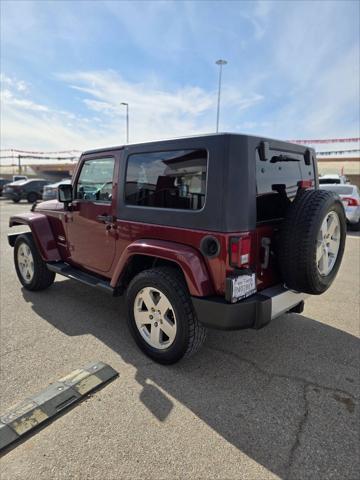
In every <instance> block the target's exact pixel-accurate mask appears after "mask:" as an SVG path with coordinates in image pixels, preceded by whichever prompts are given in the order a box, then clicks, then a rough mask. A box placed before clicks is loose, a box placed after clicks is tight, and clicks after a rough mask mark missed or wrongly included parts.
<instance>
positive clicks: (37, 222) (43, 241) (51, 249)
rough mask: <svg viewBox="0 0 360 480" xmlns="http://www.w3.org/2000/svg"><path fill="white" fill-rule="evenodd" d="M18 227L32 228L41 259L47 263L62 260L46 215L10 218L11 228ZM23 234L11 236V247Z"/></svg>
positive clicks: (37, 214)
mask: <svg viewBox="0 0 360 480" xmlns="http://www.w3.org/2000/svg"><path fill="white" fill-rule="evenodd" d="M17 225H27V226H28V227H29V228H30V230H31V233H32V236H33V238H34V241H35V244H36V246H37V248H38V250H39V253H40V255H41V258H42V259H43V260H44V261H45V262H57V261H59V260H61V256H60V253H59V250H58V248H57V245H56V241H55V238H54V235H53V232H52V230H51V226H50V223H49V220H48V218H47V217H46V216H45V215H43V214H42V213H32V212H29V213H24V214H21V215H14V216H12V217H10V220H9V227H14V226H17ZM21 233H22V232H21ZM21 233H18V234H17V233H15V234H10V235H9V244H10V245H11V246H14V244H15V240H16V237H17V236H19V235H21Z"/></svg>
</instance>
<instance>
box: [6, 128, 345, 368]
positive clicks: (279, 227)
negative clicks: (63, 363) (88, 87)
mask: <svg viewBox="0 0 360 480" xmlns="http://www.w3.org/2000/svg"><path fill="white" fill-rule="evenodd" d="M316 172H317V166H316V157H315V152H314V150H312V149H310V148H307V147H303V146H301V145H295V144H291V143H286V142H282V141H277V140H270V139H264V138H260V137H256V136H247V135H236V134H215V135H205V136H199V137H192V138H183V139H176V140H169V141H162V142H153V143H143V144H137V145H126V147H117V148H108V149H100V150H92V151H89V152H86V153H84V154H83V155H82V156H81V158H80V160H79V163H78V166H77V169H76V173H75V174H74V176H73V180H72V184H71V185H60V186H59V198H58V200H50V201H47V202H42V203H38V204H36V205H35V207H34V208H33V211H32V212H28V213H24V214H22V215H19V214H18V215H16V216H13V217H11V218H10V226H14V225H21V224H25V225H27V226H28V227H30V233H22V234H21V233H15V234H11V235H9V243H10V245H11V246H13V247H14V261H15V269H16V273H17V275H18V278H19V280H20V282H21V284H22V285H23V286H24V288H25V289H28V290H33V291H35V290H43V289H45V288H48V287H49V286H50V285H51V284H52V283H53V282H54V279H55V274H56V273H58V274H59V275H62V276H65V277H70V278H72V279H74V280H78V281H79V282H82V283H85V284H86V285H88V286H92V287H95V288H98V289H101V290H103V291H106V292H109V293H110V294H111V295H122V294H125V297H126V304H127V309H128V326H129V329H130V332H131V334H132V335H133V337H134V340H135V341H136V343H137V344H138V346H139V347H140V348H141V349H142V350H143V352H145V354H147V355H148V356H149V357H151V358H152V359H154V360H155V361H157V362H160V363H163V364H170V363H174V362H176V361H178V360H180V359H181V358H182V357H184V356H189V355H191V354H193V353H195V352H196V351H197V350H198V349H199V347H200V346H201V344H202V343H203V341H204V339H205V335H206V329H207V328H218V329H223V330H237V329H242V328H255V329H258V328H261V327H263V326H264V325H266V324H268V323H269V322H270V321H271V320H272V319H274V318H276V317H278V316H279V315H281V314H284V313H286V312H297V313H301V312H302V310H303V306H304V300H305V298H306V297H307V296H308V295H309V294H315V295H319V294H321V293H323V292H325V291H326V290H327V289H328V288H329V286H330V285H331V283H332V282H333V280H334V278H335V277H336V274H337V272H338V270H339V267H340V264H341V260H342V256H343V252H344V246H345V239H346V220H345V212H344V207H343V205H342V202H341V200H340V198H339V197H338V196H337V195H334V194H333V193H332V192H328V191H326V190H320V189H318V178H317V174H316ZM65 301H66V299H65V298H64V302H65Z"/></svg>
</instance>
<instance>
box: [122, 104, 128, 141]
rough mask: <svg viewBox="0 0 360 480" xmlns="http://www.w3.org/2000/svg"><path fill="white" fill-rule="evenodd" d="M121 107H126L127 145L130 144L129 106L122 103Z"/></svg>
mask: <svg viewBox="0 0 360 480" xmlns="http://www.w3.org/2000/svg"><path fill="white" fill-rule="evenodd" d="M121 105H125V107H126V143H129V104H128V103H126V102H121Z"/></svg>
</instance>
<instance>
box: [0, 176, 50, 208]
mask: <svg viewBox="0 0 360 480" xmlns="http://www.w3.org/2000/svg"><path fill="white" fill-rule="evenodd" d="M48 184H49V182H48V181H47V180H44V179H43V178H34V179H31V180H18V181H16V182H12V183H9V184H7V185H6V187H5V188H4V190H3V194H4V197H6V198H9V199H11V200H12V201H13V202H14V203H18V202H20V200H22V199H25V200H27V201H28V202H29V203H34V202H36V200H40V199H41V198H42V192H43V188H44V186H45V185H48Z"/></svg>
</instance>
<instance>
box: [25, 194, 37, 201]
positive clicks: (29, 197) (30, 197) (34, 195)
mask: <svg viewBox="0 0 360 480" xmlns="http://www.w3.org/2000/svg"><path fill="white" fill-rule="evenodd" d="M26 198H27V201H28V203H35V202H36V200H37V199H38V198H39V196H38V194H37V193H35V192H30V193H29V194H28V196H27V197H26Z"/></svg>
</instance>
